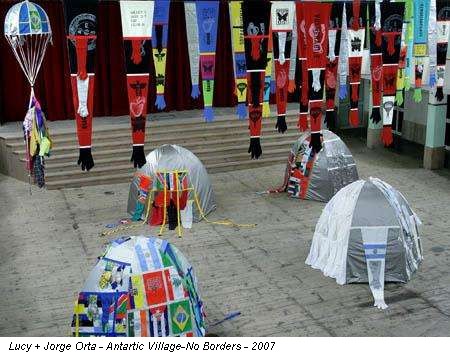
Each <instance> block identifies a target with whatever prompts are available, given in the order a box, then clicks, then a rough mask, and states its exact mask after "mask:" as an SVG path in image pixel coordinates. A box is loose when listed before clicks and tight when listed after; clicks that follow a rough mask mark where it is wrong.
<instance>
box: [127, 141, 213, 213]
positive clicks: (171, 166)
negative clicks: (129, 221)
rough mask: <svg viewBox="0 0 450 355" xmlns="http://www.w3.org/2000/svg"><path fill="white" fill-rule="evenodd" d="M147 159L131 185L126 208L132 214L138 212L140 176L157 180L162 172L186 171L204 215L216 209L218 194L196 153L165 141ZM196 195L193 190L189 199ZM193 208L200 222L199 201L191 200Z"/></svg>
mask: <svg viewBox="0 0 450 355" xmlns="http://www.w3.org/2000/svg"><path fill="white" fill-rule="evenodd" d="M146 159H147V163H146V164H145V165H144V166H143V167H142V168H140V169H138V170H137V172H136V175H135V177H134V178H133V181H132V182H131V185H130V192H129V195H128V206H127V211H128V213H129V214H130V215H131V216H133V215H134V214H135V211H136V208H137V206H138V198H139V176H140V175H145V176H149V177H150V178H151V179H152V180H154V179H156V175H157V173H158V172H160V171H187V172H188V178H189V182H190V184H191V186H192V187H193V189H194V191H195V194H196V196H197V198H198V203H199V205H200V207H201V209H202V212H203V213H204V215H205V216H207V215H208V214H209V213H211V212H212V211H213V210H215V209H216V201H215V195H214V191H213V189H212V186H211V181H210V179H209V176H208V173H207V171H206V169H205V167H204V166H203V164H202V162H201V161H200V159H198V158H197V157H196V156H195V154H193V153H192V152H190V151H189V150H187V149H185V148H183V147H181V146H178V145H172V144H165V145H162V146H160V147H159V148H157V149H155V150H153V151H152V152H151V153H149V154H148V155H147V158H146ZM193 194H194V192H193V191H191V192H190V196H189V200H190V201H193V200H194V199H195V196H193ZM192 209H193V210H192V215H193V221H194V222H198V221H200V220H201V219H202V216H201V213H200V211H199V209H198V206H197V204H196V203H192Z"/></svg>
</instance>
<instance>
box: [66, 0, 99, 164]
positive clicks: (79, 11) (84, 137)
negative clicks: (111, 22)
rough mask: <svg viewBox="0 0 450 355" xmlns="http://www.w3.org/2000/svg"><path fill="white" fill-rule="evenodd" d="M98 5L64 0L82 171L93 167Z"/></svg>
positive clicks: (89, 1) (91, 2) (82, 0)
mask: <svg viewBox="0 0 450 355" xmlns="http://www.w3.org/2000/svg"><path fill="white" fill-rule="evenodd" d="M97 8H98V1H93V0H73V1H72V0H71V1H65V2H64V14H65V20H66V34H67V39H68V41H67V43H68V50H69V62H70V77H71V85H72V98H73V106H74V109H75V119H76V122H77V136H78V145H79V149H80V155H79V158H78V165H81V169H82V170H83V171H85V170H86V171H89V170H91V169H92V168H93V167H94V159H93V158H92V153H91V147H92V117H93V112H94V79H95V47H96V39H97Z"/></svg>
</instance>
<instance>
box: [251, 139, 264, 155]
mask: <svg viewBox="0 0 450 355" xmlns="http://www.w3.org/2000/svg"><path fill="white" fill-rule="evenodd" d="M248 152H249V153H250V154H251V157H252V159H259V157H260V156H261V154H262V148H261V142H260V138H259V137H250V147H249V148H248Z"/></svg>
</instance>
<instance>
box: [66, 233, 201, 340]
mask: <svg viewBox="0 0 450 355" xmlns="http://www.w3.org/2000/svg"><path fill="white" fill-rule="evenodd" d="M72 334H73V335H74V336H122V337H127V336H128V337H168V336H204V335H205V322H204V314H203V303H202V300H201V298H200V295H199V292H198V286H197V279H196V277H195V273H194V270H193V268H192V266H191V265H190V264H189V263H188V261H187V260H186V258H185V257H184V256H183V254H182V253H181V252H180V251H179V250H178V249H177V248H176V247H175V246H173V245H171V244H170V243H168V242H167V241H165V240H161V239H158V238H154V237H144V236H132V237H121V238H119V239H116V240H114V241H112V242H111V243H110V244H109V245H108V247H107V248H106V250H105V252H104V254H103V255H102V256H101V257H100V258H99V260H98V262H97V264H96V265H95V267H94V268H93V269H92V271H91V272H90V274H89V276H88V278H87V280H86V282H85V283H84V285H83V288H82V291H81V292H80V293H79V294H78V298H77V302H76V305H75V308H74V315H73V318H72Z"/></svg>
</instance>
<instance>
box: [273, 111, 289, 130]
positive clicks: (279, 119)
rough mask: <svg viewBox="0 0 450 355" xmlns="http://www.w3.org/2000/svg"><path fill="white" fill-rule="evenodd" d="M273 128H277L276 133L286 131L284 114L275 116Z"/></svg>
mask: <svg viewBox="0 0 450 355" xmlns="http://www.w3.org/2000/svg"><path fill="white" fill-rule="evenodd" d="M275 129H277V130H278V133H284V132H286V131H287V124H286V117H285V115H279V116H278V117H277V124H276V125H275Z"/></svg>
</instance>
